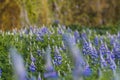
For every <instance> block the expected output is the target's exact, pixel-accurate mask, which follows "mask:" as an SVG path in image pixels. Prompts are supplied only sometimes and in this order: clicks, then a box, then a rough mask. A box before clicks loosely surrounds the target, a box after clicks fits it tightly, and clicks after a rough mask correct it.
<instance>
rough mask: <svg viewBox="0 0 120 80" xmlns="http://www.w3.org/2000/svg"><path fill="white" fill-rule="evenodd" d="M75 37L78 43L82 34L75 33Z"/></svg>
mask: <svg viewBox="0 0 120 80" xmlns="http://www.w3.org/2000/svg"><path fill="white" fill-rule="evenodd" d="M74 37H75V40H76V42H77V41H78V40H79V39H80V34H79V32H78V31H77V30H76V31H75V32H74Z"/></svg>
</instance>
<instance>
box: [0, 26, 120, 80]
mask: <svg viewBox="0 0 120 80" xmlns="http://www.w3.org/2000/svg"><path fill="white" fill-rule="evenodd" d="M0 45H1V47H0V76H1V78H0V79H1V80H15V74H14V73H15V72H14V71H15V70H16V66H17V65H19V66H21V65H20V64H21V61H19V58H20V60H21V57H19V55H21V56H22V57H23V60H24V67H25V69H26V73H27V75H24V76H26V77H27V78H29V80H36V79H37V78H39V80H40V78H42V80H46V79H47V80H49V79H51V78H52V79H51V80H68V79H70V80H82V79H83V80H112V79H114V80H119V76H118V75H119V74H120V73H119V65H120V64H119V58H120V57H119V54H120V53H119V51H120V48H119V47H120V33H118V34H114V35H111V34H109V33H106V34H105V35H97V34H96V32H95V31H93V30H89V29H87V30H83V31H81V32H78V31H77V30H75V31H72V30H71V29H70V28H66V27H65V26H59V27H49V28H47V27H44V26H43V27H41V28H37V27H30V28H25V29H21V30H19V31H17V30H13V31H12V32H10V31H8V32H2V31H1V32H0ZM14 47H15V48H16V50H15V49H14ZM11 49H12V51H11ZM12 53H16V55H13V54H12ZM11 54H12V56H11ZM17 54H19V55H17ZM13 56H14V57H15V58H14V57H13ZM12 57H13V59H11V58H12ZM16 61H18V62H16ZM17 63H18V64H17ZM14 66H15V67H14ZM19 69H20V70H23V69H21V67H20V68H19ZM18 71H19V70H18ZM20 72H22V71H20ZM23 72H24V71H23ZM20 74H21V73H19V74H18V75H20ZM22 74H23V73H22ZM35 78H36V79H35ZM79 78H80V79H79ZM81 78H82V79H81ZM19 80H26V79H19Z"/></svg>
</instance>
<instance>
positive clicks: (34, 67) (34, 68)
mask: <svg viewBox="0 0 120 80" xmlns="http://www.w3.org/2000/svg"><path fill="white" fill-rule="evenodd" d="M29 70H30V71H31V72H35V71H36V66H35V64H34V62H31V65H30V66H29Z"/></svg>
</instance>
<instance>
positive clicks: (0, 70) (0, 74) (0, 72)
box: [0, 68, 2, 78]
mask: <svg viewBox="0 0 120 80" xmlns="http://www.w3.org/2000/svg"><path fill="white" fill-rule="evenodd" d="M1 76H2V69H1V68H0V78H1Z"/></svg>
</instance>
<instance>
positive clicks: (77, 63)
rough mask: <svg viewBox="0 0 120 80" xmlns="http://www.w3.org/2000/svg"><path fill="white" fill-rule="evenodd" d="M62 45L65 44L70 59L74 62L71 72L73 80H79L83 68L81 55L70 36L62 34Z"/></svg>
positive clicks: (83, 62) (83, 63)
mask: <svg viewBox="0 0 120 80" xmlns="http://www.w3.org/2000/svg"><path fill="white" fill-rule="evenodd" d="M63 40H64V43H66V46H67V47H68V49H69V50H70V52H71V55H72V58H73V60H74V71H73V78H74V80H80V79H81V78H82V75H83V69H84V66H85V61H84V59H83V56H82V54H81V53H80V51H79V49H78V47H77V46H76V44H75V43H74V40H72V37H71V36H70V34H67V33H66V34H64V35H63Z"/></svg>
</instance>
